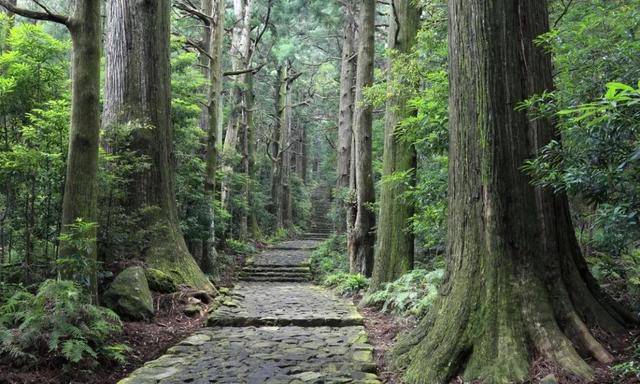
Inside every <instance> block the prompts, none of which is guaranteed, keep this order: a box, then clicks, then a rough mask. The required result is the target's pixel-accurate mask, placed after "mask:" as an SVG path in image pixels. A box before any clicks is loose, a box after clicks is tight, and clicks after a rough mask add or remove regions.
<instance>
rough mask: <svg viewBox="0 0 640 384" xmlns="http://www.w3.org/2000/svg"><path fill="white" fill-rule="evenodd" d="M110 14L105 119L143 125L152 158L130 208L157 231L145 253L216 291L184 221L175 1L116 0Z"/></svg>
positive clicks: (139, 141) (138, 178) (144, 151)
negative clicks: (178, 181) (173, 51)
mask: <svg viewBox="0 0 640 384" xmlns="http://www.w3.org/2000/svg"><path fill="white" fill-rule="evenodd" d="M107 12H108V16H107V38H106V54H107V69H106V76H105V78H106V86H105V107H104V116H103V117H104V123H105V126H106V127H107V129H109V127H112V126H113V125H117V124H124V123H133V124H137V125H139V127H138V128H137V129H136V130H135V132H134V134H133V140H132V143H130V147H131V149H132V150H134V151H136V152H138V153H139V154H140V155H144V156H146V158H147V159H148V161H149V167H148V169H146V170H144V171H140V172H138V173H135V174H134V175H132V177H133V181H132V184H131V185H132V188H130V190H129V191H128V195H127V201H128V205H129V208H130V209H132V210H135V211H137V212H139V213H141V214H144V215H145V220H144V224H143V225H144V226H145V227H146V229H149V232H150V233H151V234H153V236H152V238H151V239H149V244H148V248H147V250H146V252H145V254H144V255H141V256H142V257H143V258H144V259H145V261H146V262H147V264H149V265H150V266H152V267H154V268H157V269H160V270H162V271H164V272H166V273H168V274H170V275H172V276H173V277H174V278H175V279H176V280H177V282H179V283H185V284H189V285H191V286H194V287H198V288H205V289H212V286H211V283H210V282H209V281H208V280H207V278H206V277H205V276H204V274H203V273H202V271H201V270H200V268H199V267H198V265H197V264H196V262H195V261H194V259H193V257H192V256H191V255H190V254H189V251H188V250H187V246H186V244H185V241H184V238H183V235H182V231H181V230H180V226H179V222H178V214H177V208H176V201H175V192H174V178H175V165H174V164H173V154H172V151H173V134H172V129H171V116H170V115H171V104H170V103H171V83H170V75H171V70H170V61H169V55H170V52H169V34H170V28H169V24H170V1H169V0H160V1H153V2H150V1H128V0H127V1H125V0H111V1H109V2H108V4H107ZM148 208H153V209H151V210H149V209H148ZM140 229H141V228H140Z"/></svg>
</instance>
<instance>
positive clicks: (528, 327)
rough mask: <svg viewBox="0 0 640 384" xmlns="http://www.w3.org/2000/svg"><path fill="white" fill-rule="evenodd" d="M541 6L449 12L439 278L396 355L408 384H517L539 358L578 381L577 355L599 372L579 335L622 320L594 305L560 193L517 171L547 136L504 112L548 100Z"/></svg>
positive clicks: (478, 4)
mask: <svg viewBox="0 0 640 384" xmlns="http://www.w3.org/2000/svg"><path fill="white" fill-rule="evenodd" d="M546 7H547V4H546V1H539V0H525V1H519V2H514V1H509V0H498V1H492V2H486V1H483V0H451V1H449V25H450V28H449V33H450V35H449V52H450V68H449V73H450V84H451V93H450V104H449V113H450V136H449V138H450V150H449V156H450V158H449V221H448V228H449V233H448V242H449V243H448V247H447V252H448V265H447V277H446V278H445V282H444V283H443V286H442V287H441V295H440V296H439V298H438V300H437V302H436V304H435V307H434V309H432V310H431V311H430V312H429V315H428V316H427V317H426V318H425V319H424V320H423V321H422V322H421V323H420V325H419V327H418V328H417V330H416V331H415V332H414V333H413V335H412V336H411V337H409V338H407V339H404V340H403V341H402V342H401V343H400V344H399V345H398V347H397V351H396V352H399V353H400V354H401V355H403V356H404V357H405V358H407V359H408V362H409V367H408V370H407V375H406V381H407V382H408V383H429V384H432V383H448V382H449V379H451V378H452V377H453V376H454V375H456V374H458V373H461V374H463V376H464V380H465V382H470V381H473V380H475V379H480V380H482V381H483V382H486V383H506V382H522V381H524V380H526V379H527V377H528V372H529V365H530V363H531V361H533V359H534V358H535V357H542V358H544V359H545V360H548V361H550V362H552V363H555V364H557V365H559V366H560V367H561V368H563V369H565V370H567V371H569V372H571V373H573V374H576V375H578V376H581V377H583V378H585V379H592V378H593V370H592V369H591V367H590V366H589V365H588V364H587V363H586V362H585V361H584V360H583V359H582V357H581V356H580V355H579V354H578V352H577V351H578V350H579V351H580V352H582V353H584V354H587V355H591V356H593V357H594V358H595V359H597V360H598V361H601V362H604V363H609V362H611V361H612V357H611V355H610V354H609V353H608V352H607V351H606V350H605V348H604V347H603V346H602V345H601V344H600V343H598V342H597V341H596V339H595V338H594V337H593V336H592V334H591V332H590V330H589V327H590V326H597V327H599V328H601V329H604V330H608V331H617V330H621V329H622V326H623V325H624V324H625V323H626V322H628V321H634V320H635V319H633V318H632V317H630V316H628V315H626V314H625V312H624V311H622V310H619V309H618V308H617V307H616V306H615V305H614V304H612V303H611V301H610V300H609V299H608V298H607V297H605V296H604V295H603V294H602V293H601V291H600V289H599V288H598V287H597V285H596V284H595V282H594V279H593V277H592V276H591V275H590V274H589V271H588V269H587V268H586V263H585V261H584V258H583V257H582V255H581V253H580V250H579V248H578V246H577V242H576V239H575V234H574V231H573V227H572V224H571V220H570V217H569V211H568V202H567V197H566V195H564V194H563V193H560V194H557V195H554V194H553V193H552V192H551V191H547V190H536V189H534V187H533V186H532V185H531V180H530V179H529V177H527V176H526V175H525V174H524V173H523V172H522V170H521V167H522V164H523V163H524V162H525V161H526V160H527V159H528V158H530V157H531V156H532V155H535V154H536V153H538V152H539V151H540V148H541V146H543V145H544V144H546V143H547V142H548V140H549V139H550V138H552V137H554V136H555V134H554V127H553V124H552V122H551V121H547V120H537V121H535V122H530V121H529V120H528V118H527V115H526V113H525V112H522V111H516V110H515V106H516V105H517V104H518V103H519V102H521V101H523V100H525V99H527V98H529V97H530V96H532V95H533V94H538V93H541V92H542V91H543V90H551V88H552V86H553V84H552V75H551V68H552V67H551V59H550V57H549V55H548V54H547V53H546V52H544V50H543V48H541V47H539V46H537V45H536V44H535V43H534V39H535V38H536V37H538V36H539V35H540V34H542V33H545V32H546V31H548V28H549V26H548V15H547V8H546Z"/></svg>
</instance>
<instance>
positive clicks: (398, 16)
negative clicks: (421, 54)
mask: <svg viewBox="0 0 640 384" xmlns="http://www.w3.org/2000/svg"><path fill="white" fill-rule="evenodd" d="M420 12H421V10H420V8H419V7H417V6H415V5H414V4H413V2H412V1H410V0H392V1H391V10H390V14H389V31H388V33H389V49H391V50H395V51H397V53H401V54H402V53H409V52H410V51H411V49H412V48H413V46H414V44H415V40H416V35H417V33H418V28H419V26H420ZM393 65H394V64H393V58H392V59H391V60H390V63H389V66H390V73H389V84H390V85H389V93H390V94H391V95H392V96H391V99H390V100H389V101H388V102H387V111H386V114H385V118H386V121H385V129H384V153H383V158H382V164H383V170H382V177H383V178H385V177H392V176H394V175H395V174H397V173H403V174H406V177H407V178H408V179H402V180H399V181H393V182H386V183H385V182H383V183H382V186H381V187H380V215H379V219H378V231H377V246H376V251H375V258H374V269H373V276H372V279H371V285H370V289H371V290H376V289H378V288H380V287H381V286H382V284H383V283H385V282H389V281H393V280H395V279H397V278H398V277H400V276H401V275H402V274H404V273H406V272H408V271H409V270H411V269H413V253H414V249H413V248H414V246H413V241H414V237H413V232H412V230H411V223H410V220H411V217H412V216H413V213H414V207H413V203H412V202H410V201H407V200H405V199H403V195H404V194H406V192H407V191H408V190H409V189H410V188H412V187H414V186H415V183H416V178H415V169H416V149H415V147H414V145H413V143H411V142H409V141H407V140H404V139H403V138H401V137H399V134H398V127H399V124H400V123H401V122H402V120H403V119H405V118H407V117H410V116H412V115H415V110H412V109H411V107H409V106H408V104H409V100H408V97H407V96H406V95H404V94H401V93H395V94H394V89H393V85H392V84H393V83H394V81H393V80H394V79H393Z"/></svg>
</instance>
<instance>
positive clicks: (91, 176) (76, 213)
mask: <svg viewBox="0 0 640 384" xmlns="http://www.w3.org/2000/svg"><path fill="white" fill-rule="evenodd" d="M37 4H38V6H39V7H40V8H42V12H39V11H31V10H27V9H23V8H18V7H16V2H15V1H7V0H0V5H2V6H3V7H4V8H5V9H7V10H8V11H10V12H13V13H15V14H18V15H20V16H24V17H28V18H32V19H37V20H47V21H53V22H56V23H59V24H63V25H65V26H66V27H67V28H68V29H69V32H70V33H71V40H72V43H73V71H72V80H71V84H72V101H71V130H70V133H69V151H68V155H67V173H66V178H65V189H64V197H63V202H62V234H63V235H64V234H65V233H67V232H68V231H69V229H70V226H71V225H73V224H74V223H75V222H76V221H77V220H83V221H85V222H87V223H95V222H96V220H97V213H96V209H97V191H96V175H97V172H98V146H99V139H100V104H99V102H100V41H101V40H100V38H101V18H100V4H101V1H99V0H86V1H77V2H76V3H75V9H74V12H73V15H72V16H71V17H67V16H63V15H58V14H55V13H54V12H52V11H51V10H49V9H48V8H45V7H44V6H42V5H40V4H39V3H37ZM63 238H64V236H63ZM86 240H87V241H88V242H89V243H90V247H89V251H88V254H87V257H88V259H89V264H90V265H91V267H90V272H89V276H87V277H88V278H89V281H90V288H91V291H92V294H93V296H94V297H97V289H98V288H97V271H96V264H97V246H96V231H95V228H94V229H92V230H91V231H90V233H89V238H88V239H86ZM79 252H81V253H87V251H86V250H80V249H76V248H75V247H74V246H73V245H71V244H70V243H68V242H65V241H62V243H61V244H60V257H62V258H65V257H71V256H72V255H76V254H78V253H79ZM70 274H71V272H68V271H67V272H65V271H63V275H65V276H64V277H67V278H71V277H73V276H72V275H70Z"/></svg>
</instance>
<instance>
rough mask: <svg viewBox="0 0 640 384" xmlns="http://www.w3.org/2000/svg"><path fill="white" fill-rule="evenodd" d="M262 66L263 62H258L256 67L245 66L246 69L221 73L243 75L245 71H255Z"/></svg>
mask: <svg viewBox="0 0 640 384" xmlns="http://www.w3.org/2000/svg"><path fill="white" fill-rule="evenodd" d="M262 67H264V64H260V65H259V66H257V67H253V68H246V69H240V70H238V71H228V72H224V73H223V75H224V76H237V75H243V74H245V73H249V72H251V73H257V72H259V71H260V70H261V69H262Z"/></svg>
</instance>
